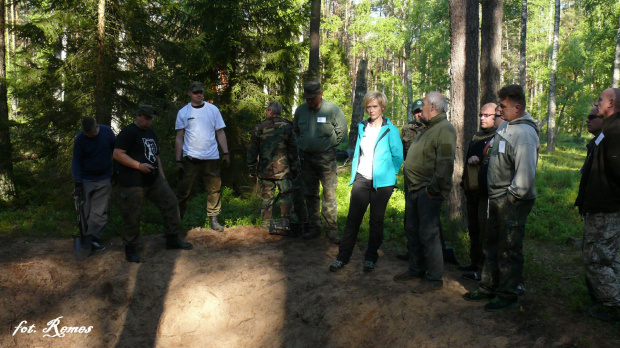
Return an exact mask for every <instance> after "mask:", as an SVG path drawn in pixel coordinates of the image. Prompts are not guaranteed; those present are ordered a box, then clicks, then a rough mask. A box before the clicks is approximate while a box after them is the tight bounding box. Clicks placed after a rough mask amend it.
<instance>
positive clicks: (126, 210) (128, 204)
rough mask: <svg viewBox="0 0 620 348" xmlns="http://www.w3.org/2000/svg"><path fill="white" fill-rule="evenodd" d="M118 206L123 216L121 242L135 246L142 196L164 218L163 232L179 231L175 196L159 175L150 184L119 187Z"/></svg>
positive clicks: (170, 233)
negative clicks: (151, 203)
mask: <svg viewBox="0 0 620 348" xmlns="http://www.w3.org/2000/svg"><path fill="white" fill-rule="evenodd" d="M119 196H120V202H119V208H120V210H121V215H122V216H123V242H124V243H125V245H130V246H135V245H136V244H138V237H139V236H140V216H141V215H142V204H143V202H144V198H148V199H149V200H150V201H151V202H153V204H155V206H156V207H157V208H158V209H159V211H160V212H161V215H162V217H163V218H164V228H165V234H166V235H167V236H168V235H178V234H179V232H181V216H180V215H179V205H178V204H177V198H176V196H175V195H174V193H173V192H172V189H171V188H170V186H169V185H168V182H167V181H166V180H165V179H163V178H162V177H161V176H160V177H158V178H157V180H155V182H154V183H153V184H152V185H150V186H137V187H122V186H121V187H119Z"/></svg>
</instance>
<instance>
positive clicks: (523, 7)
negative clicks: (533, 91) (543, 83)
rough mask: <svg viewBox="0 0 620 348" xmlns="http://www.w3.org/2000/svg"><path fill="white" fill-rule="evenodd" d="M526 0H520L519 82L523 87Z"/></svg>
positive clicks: (525, 52) (524, 80)
mask: <svg viewBox="0 0 620 348" xmlns="http://www.w3.org/2000/svg"><path fill="white" fill-rule="evenodd" d="M526 46H527V0H522V1H521V46H520V48H519V84H520V85H521V87H523V89H525V87H526V80H527V70H526V58H527V56H526V54H527V49H526Z"/></svg>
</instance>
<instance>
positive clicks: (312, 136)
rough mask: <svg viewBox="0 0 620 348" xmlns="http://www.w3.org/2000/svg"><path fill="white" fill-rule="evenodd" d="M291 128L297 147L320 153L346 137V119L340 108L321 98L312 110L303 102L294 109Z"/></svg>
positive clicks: (336, 144) (305, 150)
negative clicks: (295, 136) (293, 131)
mask: <svg viewBox="0 0 620 348" xmlns="http://www.w3.org/2000/svg"><path fill="white" fill-rule="evenodd" d="M293 129H294V130H295V134H296V135H297V141H298V144H299V149H300V150H302V151H304V152H310V153H322V152H325V151H327V150H330V149H332V148H333V147H335V146H338V144H340V143H341V142H342V141H343V140H344V139H345V138H346V137H347V132H348V129H347V119H346V118H345V117H344V113H343V112H342V110H340V108H339V107H338V106H337V105H336V104H334V103H332V102H328V101H327V100H325V99H323V101H322V103H321V107H320V108H318V109H317V110H312V109H310V107H309V106H308V103H303V104H301V105H299V107H297V110H295V118H294V120H293Z"/></svg>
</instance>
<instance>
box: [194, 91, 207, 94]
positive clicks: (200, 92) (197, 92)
mask: <svg viewBox="0 0 620 348" xmlns="http://www.w3.org/2000/svg"><path fill="white" fill-rule="evenodd" d="M204 93H205V92H204V91H193V92H192V94H204Z"/></svg>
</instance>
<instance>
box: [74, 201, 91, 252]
mask: <svg viewBox="0 0 620 348" xmlns="http://www.w3.org/2000/svg"><path fill="white" fill-rule="evenodd" d="M73 204H74V205H75V210H76V211H77V213H78V214H77V216H78V219H77V221H78V230H79V232H80V234H78V235H75V236H73V253H74V254H75V257H77V258H78V259H84V258H86V257H88V256H90V254H91V252H92V251H91V246H90V241H89V240H88V238H85V237H84V231H86V217H85V216H84V200H83V199H82V195H81V194H76V192H75V191H73Z"/></svg>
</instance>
